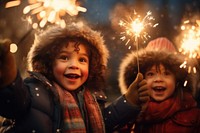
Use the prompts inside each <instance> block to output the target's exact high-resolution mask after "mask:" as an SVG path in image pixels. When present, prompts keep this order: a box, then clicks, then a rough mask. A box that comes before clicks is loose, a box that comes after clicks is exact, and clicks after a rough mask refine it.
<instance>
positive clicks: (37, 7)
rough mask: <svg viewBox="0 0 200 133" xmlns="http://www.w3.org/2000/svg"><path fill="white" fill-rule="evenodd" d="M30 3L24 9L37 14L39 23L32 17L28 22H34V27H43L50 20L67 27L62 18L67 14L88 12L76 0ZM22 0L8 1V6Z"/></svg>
mask: <svg viewBox="0 0 200 133" xmlns="http://www.w3.org/2000/svg"><path fill="white" fill-rule="evenodd" d="M28 2H29V5H28V6H26V7H25V8H24V9H23V13H24V14H30V15H35V16H36V18H37V19H38V20H39V23H33V22H32V20H30V19H31V17H28V18H27V19H28V22H29V23H31V24H32V27H33V28H34V29H36V28H38V25H39V27H40V28H43V27H44V26H45V25H46V24H47V23H48V22H49V23H54V24H59V25H61V26H62V27H65V21H64V19H62V17H63V16H65V14H66V13H67V14H69V15H70V16H76V15H78V13H79V12H86V11H87V9H86V8H84V7H81V6H79V5H78V4H77V2H76V0H28ZM20 3H21V1H20V0H15V1H10V2H7V3H6V6H5V7H6V8H9V7H14V6H18V5H19V4H20Z"/></svg>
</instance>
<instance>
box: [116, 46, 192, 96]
mask: <svg viewBox="0 0 200 133" xmlns="http://www.w3.org/2000/svg"><path fill="white" fill-rule="evenodd" d="M137 58H138V59H139V70H140V72H141V73H142V74H143V75H144V72H145V71H146V69H147V67H150V66H152V65H153V64H160V63H161V64H164V65H166V66H167V67H169V68H170V69H171V71H172V72H173V73H175V76H176V79H177V82H178V84H179V85H181V88H186V89H188V90H189V91H190V92H192V93H193V95H196V94H195V92H196V79H195V78H196V74H191V73H190V74H189V73H188V71H187V69H185V68H180V65H181V64H182V63H183V62H184V56H183V55H181V54H177V53H170V52H166V51H164V50H159V51H156V50H147V49H145V48H144V49H141V50H139V51H133V52H131V53H129V54H127V56H126V57H125V58H124V59H123V60H122V62H121V64H120V67H119V78H118V81H119V87H120V91H121V93H122V94H124V93H125V92H126V91H127V88H128V86H129V85H130V84H131V83H132V82H133V81H134V80H135V78H136V75H137V73H138V64H137ZM185 81H187V85H186V87H185V86H184V83H185Z"/></svg>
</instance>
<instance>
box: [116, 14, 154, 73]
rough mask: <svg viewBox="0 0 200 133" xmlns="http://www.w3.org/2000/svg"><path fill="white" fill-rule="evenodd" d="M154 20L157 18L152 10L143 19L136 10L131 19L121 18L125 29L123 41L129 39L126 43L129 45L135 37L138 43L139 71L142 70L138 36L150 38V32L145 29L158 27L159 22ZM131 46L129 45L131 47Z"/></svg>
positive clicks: (121, 23)
mask: <svg viewBox="0 0 200 133" xmlns="http://www.w3.org/2000/svg"><path fill="white" fill-rule="evenodd" d="M152 20H155V19H154V17H153V16H152V13H151V12H150V11H148V12H147V14H146V16H145V17H144V18H143V19H142V20H141V17H140V15H137V13H136V12H135V11H134V17H133V18H131V17H130V20H128V21H127V20H120V22H119V25H120V26H121V27H122V28H123V29H124V30H125V31H123V32H121V34H122V35H123V36H122V37H121V38H120V39H121V40H122V41H124V40H127V42H126V43H125V45H128V43H129V42H130V41H131V40H132V38H135V39H134V41H135V44H136V49H137V66H138V72H139V71H140V69H139V59H138V50H139V45H138V38H139V37H140V38H142V39H147V38H150V36H149V35H148V33H147V32H146V31H145V28H146V27H156V26H157V25H158V23H157V24H154V25H153V24H152V22H151V21H152ZM130 48H131V46H130V47H129V49H130Z"/></svg>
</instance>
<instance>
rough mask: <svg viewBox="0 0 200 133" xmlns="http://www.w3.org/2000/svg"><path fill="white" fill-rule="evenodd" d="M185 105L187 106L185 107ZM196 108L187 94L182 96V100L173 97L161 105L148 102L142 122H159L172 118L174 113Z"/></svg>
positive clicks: (193, 101) (190, 96)
mask: <svg viewBox="0 0 200 133" xmlns="http://www.w3.org/2000/svg"><path fill="white" fill-rule="evenodd" d="M186 105H187V106H186ZM195 106H196V102H195V100H194V99H193V97H192V95H191V94H189V93H184V94H183V99H180V97H178V96H175V97H172V98H169V99H167V100H165V101H163V102H161V103H159V102H154V101H150V102H149V104H148V107H147V110H146V112H145V113H144V114H143V119H142V121H143V122H150V123H152V122H159V121H161V120H164V119H167V118H169V117H171V116H173V115H174V114H175V113H176V112H178V111H181V110H186V109H187V108H192V107H195Z"/></svg>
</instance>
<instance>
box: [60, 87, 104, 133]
mask: <svg viewBox="0 0 200 133" xmlns="http://www.w3.org/2000/svg"><path fill="white" fill-rule="evenodd" d="M83 101H84V103H83V106H84V107H85V109H86V110H84V112H86V116H85V119H86V123H89V128H90V129H86V127H87V126H86V125H85V124H86V123H85V122H84V118H83V116H82V114H81V110H80V108H79V106H78V104H77V102H76V100H75V98H74V97H73V96H72V94H71V93H70V92H68V91H65V92H64V118H65V119H64V132H66V133H72V132H73V133H86V132H88V131H87V130H89V131H91V132H92V133H104V132H105V129H104V123H103V118H102V114H101V111H100V108H99V105H98V103H97V102H96V99H95V98H94V97H93V96H92V95H91V93H90V91H89V90H88V89H85V91H84V93H83Z"/></svg>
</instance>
